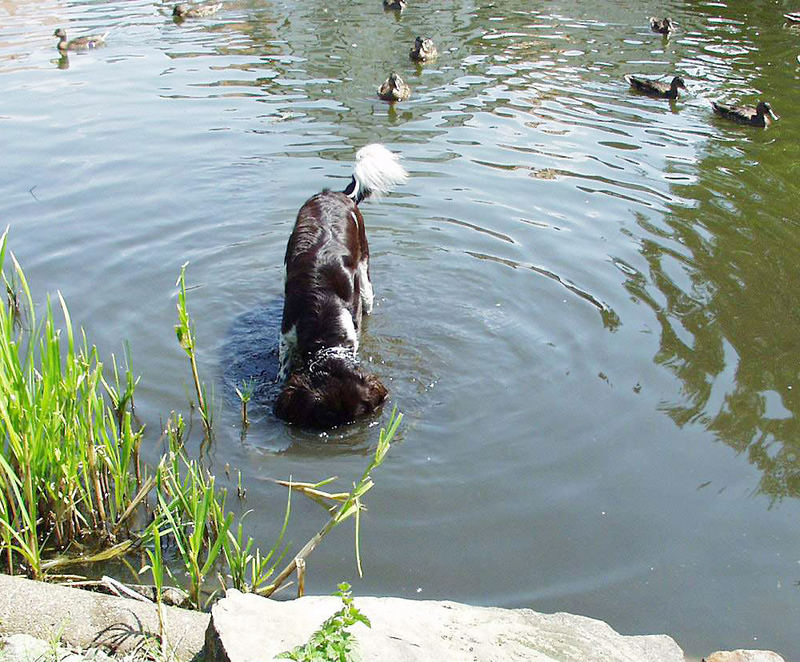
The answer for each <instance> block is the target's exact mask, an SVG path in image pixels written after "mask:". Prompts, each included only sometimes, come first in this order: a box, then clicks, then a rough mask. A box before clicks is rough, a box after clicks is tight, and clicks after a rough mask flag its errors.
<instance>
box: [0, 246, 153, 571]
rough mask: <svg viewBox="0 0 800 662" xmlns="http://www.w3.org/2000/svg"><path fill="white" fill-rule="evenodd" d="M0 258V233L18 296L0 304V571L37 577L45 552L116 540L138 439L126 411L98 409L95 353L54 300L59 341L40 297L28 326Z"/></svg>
mask: <svg viewBox="0 0 800 662" xmlns="http://www.w3.org/2000/svg"><path fill="white" fill-rule="evenodd" d="M5 258H6V234H5V233H4V234H3V236H2V240H1V241H0V270H2V273H3V280H4V283H5V286H6V291H7V292H17V293H18V294H16V295H15V296H13V297H12V296H9V297H8V300H7V301H6V302H5V305H2V306H0V435H1V438H2V441H0V444H2V446H1V447H0V450H2V453H0V549H1V550H3V551H4V552H5V553H4V555H3V556H4V558H3V561H2V565H0V567H4V568H5V570H6V571H7V572H9V573H10V574H13V573H14V572H15V571H16V570H18V569H22V570H23V571H24V572H25V573H26V574H29V575H30V576H31V577H33V578H35V579H41V578H43V576H44V574H45V572H47V571H48V570H51V569H54V568H56V567H58V566H59V561H58V559H55V560H51V561H45V560H44V558H43V551H44V549H47V550H49V551H50V553H51V554H52V552H53V551H56V552H58V551H63V550H66V549H67V548H68V547H70V546H71V545H73V544H74V543H76V541H78V540H87V539H89V538H95V539H97V540H101V541H103V543H104V545H105V546H108V544H109V543H110V544H111V545H113V544H114V543H116V542H117V533H118V532H119V531H120V530H121V529H122V528H123V526H124V525H125V522H126V519H127V517H128V516H129V515H130V513H131V510H130V506H131V504H133V503H135V502H136V499H137V493H138V491H139V487H140V486H139V485H138V481H137V477H136V476H137V471H136V467H138V466H139V447H140V444H141V439H142V437H141V431H135V430H134V429H133V427H132V425H131V414H130V411H124V412H122V413H121V414H120V411H119V409H116V410H115V409H114V408H113V407H112V406H110V405H108V404H107V403H106V400H105V397H104V390H106V389H108V385H107V382H106V381H105V380H104V378H103V364H102V363H101V361H100V360H99V358H98V354H97V349H96V348H95V347H94V346H90V345H89V344H88V342H87V340H86V337H85V335H83V334H81V336H80V339H79V340H77V341H76V338H75V334H74V331H73V328H72V322H71V320H70V316H69V311H68V310H67V306H66V304H65V303H64V300H63V299H62V298H61V295H59V296H58V303H59V308H60V310H61V313H62V315H63V317H64V329H63V331H64V333H62V330H60V329H57V328H56V323H55V319H54V314H53V308H52V306H51V302H50V301H49V299H48V302H47V306H46V310H45V315H44V319H43V320H42V321H41V322H37V320H36V317H35V312H34V306H33V300H32V298H31V293H30V290H29V288H28V283H27V281H26V279H25V275H24V273H23V272H22V269H21V268H20V267H19V264H17V261H16V260H15V259H14V257H13V256H11V260H12V262H13V271H12V274H13V275H12V277H10V278H9V277H8V276H7V275H6V270H5V269H4V265H5ZM115 374H118V373H117V372H116V369H115ZM125 383H126V384H128V383H134V381H133V380H132V379H129V377H128V376H127V375H126V378H125ZM108 390H110V389H108ZM141 498H142V497H139V502H140V501H141ZM124 549H127V545H125V544H124V543H123V547H122V548H121V549H118V551H120V552H121V551H124ZM76 551H77V550H76ZM17 560H18V561H19V562H18V563H17V562H15V561H17Z"/></svg>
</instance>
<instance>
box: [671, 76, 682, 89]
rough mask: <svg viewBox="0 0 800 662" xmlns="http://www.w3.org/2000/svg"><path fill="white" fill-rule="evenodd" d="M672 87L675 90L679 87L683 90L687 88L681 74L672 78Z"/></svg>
mask: <svg viewBox="0 0 800 662" xmlns="http://www.w3.org/2000/svg"><path fill="white" fill-rule="evenodd" d="M670 87H671V88H672V89H673V90H677V89H678V88H679V87H680V88H681V89H682V90H685V89H686V83H685V82H684V80H683V78H681V77H680V76H675V78H673V79H672V83H671V84H670Z"/></svg>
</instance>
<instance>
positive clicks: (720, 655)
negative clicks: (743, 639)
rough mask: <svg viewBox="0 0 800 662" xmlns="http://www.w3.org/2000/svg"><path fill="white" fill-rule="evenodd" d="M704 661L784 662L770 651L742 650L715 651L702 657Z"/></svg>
mask: <svg viewBox="0 0 800 662" xmlns="http://www.w3.org/2000/svg"><path fill="white" fill-rule="evenodd" d="M703 660H705V662H785V660H784V659H783V658H782V657H781V656H780V655H778V654H777V653H773V652H772V651H757V650H744V649H742V648H740V649H738V650H735V651H717V652H716V653H711V655H709V656H708V657H704V658H703Z"/></svg>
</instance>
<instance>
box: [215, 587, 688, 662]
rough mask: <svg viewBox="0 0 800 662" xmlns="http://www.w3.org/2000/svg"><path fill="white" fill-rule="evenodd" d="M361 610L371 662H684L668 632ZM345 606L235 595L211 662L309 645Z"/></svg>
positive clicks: (416, 605)
mask: <svg viewBox="0 0 800 662" xmlns="http://www.w3.org/2000/svg"><path fill="white" fill-rule="evenodd" d="M355 605H356V606H357V607H358V608H359V609H360V610H361V612H362V613H364V614H365V615H366V616H367V617H368V618H369V619H370V621H371V622H372V627H371V628H367V627H366V626H365V625H362V624H361V623H358V624H356V625H355V626H354V627H353V628H351V630H350V631H351V632H352V633H353V634H354V635H355V636H356V638H357V640H358V642H359V648H360V651H361V654H362V657H363V659H364V660H381V661H385V662H395V661H397V662H412V661H417V660H419V661H423V660H424V661H426V662H430V661H431V660H442V661H445V660H458V661H459V662H462V661H463V662H468V661H473V662H484V661H485V662H489V661H491V662H498V661H500V660H509V661H512V660H520V661H523V660H524V661H525V662H684V655H683V651H681V649H680V648H679V647H678V644H676V643H675V641H674V640H673V639H672V638H671V637H668V636H667V635H647V636H624V635H621V634H619V633H618V632H615V631H614V630H613V629H612V628H611V626H609V625H608V624H607V623H604V622H603V621H598V620H595V619H592V618H586V617H584V616H575V615H572V614H564V613H559V614H540V613H538V612H535V611H532V610H530V609H499V608H494V607H471V606H469V605H464V604H460V603H456V602H435V601H417V600H406V599H402V598H369V597H357V598H355ZM340 607H341V601H340V600H339V599H338V598H335V597H312V596H307V597H303V598H300V599H298V600H293V601H291V602H277V601H274V600H268V599H265V598H261V597H258V596H256V595H252V594H242V593H240V592H239V591H235V590H229V591H228V593H227V595H226V597H225V598H223V599H222V600H220V601H219V602H217V603H216V604H215V605H214V607H213V608H212V617H211V623H209V627H208V631H207V633H206V659H207V660H208V661H209V662H211V661H214V662H256V661H258V662H264V661H265V660H271V659H273V658H274V657H275V655H277V654H278V653H281V652H283V651H286V650H288V649H291V648H293V647H294V646H296V645H298V644H302V643H305V642H306V641H307V640H308V638H309V637H310V636H311V634H312V633H313V632H314V631H315V630H317V629H318V628H319V626H320V625H321V624H322V622H323V621H324V620H325V619H326V618H328V617H329V616H331V615H332V614H333V613H334V612H336V611H338V610H339V608H340Z"/></svg>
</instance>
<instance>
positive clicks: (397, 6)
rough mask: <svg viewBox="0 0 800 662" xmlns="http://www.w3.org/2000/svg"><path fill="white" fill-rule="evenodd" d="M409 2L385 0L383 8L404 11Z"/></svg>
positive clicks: (404, 0)
mask: <svg viewBox="0 0 800 662" xmlns="http://www.w3.org/2000/svg"><path fill="white" fill-rule="evenodd" d="M407 4H408V3H407V2H406V0H383V8H384V9H391V10H393V11H403V10H404V9H405V8H406V5H407Z"/></svg>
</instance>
